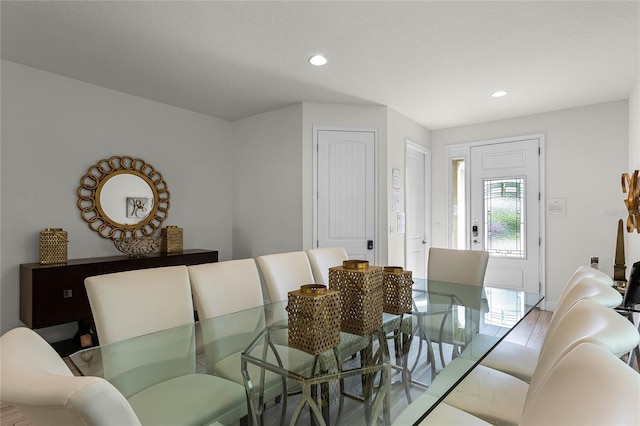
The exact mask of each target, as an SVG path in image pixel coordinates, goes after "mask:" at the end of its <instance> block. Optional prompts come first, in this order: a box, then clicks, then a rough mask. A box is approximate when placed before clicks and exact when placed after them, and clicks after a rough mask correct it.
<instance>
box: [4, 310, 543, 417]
mask: <svg viewBox="0 0 640 426" xmlns="http://www.w3.org/2000/svg"><path fill="white" fill-rule="evenodd" d="M550 320H551V312H548V311H541V310H538V309H536V310H534V311H532V312H531V313H530V314H529V315H528V316H527V317H526V318H525V319H524V320H523V321H522V322H521V323H520V324H519V325H518V326H517V327H516V328H515V329H513V330H512V331H511V333H510V334H509V335H508V336H507V337H506V339H505V340H507V341H510V342H514V343H518V344H521V345H525V346H530V347H533V348H537V349H539V348H540V347H541V345H542V341H543V339H544V336H545V334H546V332H547V329H548V327H549V321H550ZM65 362H66V363H67V365H69V366H70V367H71V369H72V371H74V370H75V369H74V368H73V365H72V364H71V363H70V362H69V360H68V359H65ZM76 373H77V371H74V374H76ZM427 373H428V372H427V371H426V370H424V371H418V372H416V373H414V379H419V380H420V379H421V376H425V377H428V374H427ZM427 380H428V379H427ZM423 391H424V389H423V388H420V387H418V386H415V387H413V388H412V390H411V395H412V397H413V398H414V399H415V398H416V397H417V396H419V395H420V394H421V393H422V392H423ZM292 398H295V396H294V397H292ZM295 403H296V401H295V399H294V400H292V401H290V402H289V405H290V406H291V407H294V406H295ZM406 405H407V399H406V395H405V393H404V389H403V387H402V386H401V385H400V384H394V385H392V407H391V411H392V418H393V417H394V410H395V411H399V410H401V409H403V408H404V407H406ZM272 410H273V411H272ZM278 410H279V408H278V407H277V406H274V407H272V408H270V409H269V410H268V411H267V413H266V415H265V420H267V423H268V420H269V418H275V417H276V415H275V413H277V412H278ZM271 412H273V413H274V415H273V416H271V415H269V413H271ZM363 417H364V416H363V412H362V409H361V404H360V403H359V402H356V401H351V400H349V399H346V400H345V407H344V410H343V415H342V416H341V424H346V425H356V424H361V423H362V419H363ZM0 419H1V426H30V425H31V423H29V421H28V420H27V419H26V418H25V417H24V416H22V415H21V414H20V412H19V411H18V410H16V409H15V408H14V407H13V406H12V405H11V404H7V403H4V402H2V404H1V407H0ZM299 424H306V422H305V421H304V420H303V419H301V420H300V422H299Z"/></svg>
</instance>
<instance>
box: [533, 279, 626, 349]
mask: <svg viewBox="0 0 640 426" xmlns="http://www.w3.org/2000/svg"><path fill="white" fill-rule="evenodd" d="M582 299H590V300H592V301H594V302H595V303H598V304H599V305H602V306H606V307H607V308H614V307H616V306H618V305H620V303H622V296H621V295H620V292H618V290H616V289H614V288H613V287H610V286H607V285H604V284H602V282H600V281H599V280H594V279H593V278H582V279H580V280H579V281H578V282H577V283H576V284H575V285H573V287H572V288H571V290H569V291H568V292H567V294H566V295H565V296H564V297H563V298H562V300H560V301H559V303H558V305H557V306H556V309H555V311H554V313H553V316H552V317H551V322H550V323H549V328H548V329H547V336H549V335H552V334H553V333H555V330H556V328H557V327H558V325H559V324H560V322H561V320H562V318H563V317H564V315H566V313H567V311H568V310H569V309H570V308H571V307H572V306H573V305H574V304H575V303H576V302H578V301H579V300H582ZM546 342H547V339H546V338H545V340H544V341H543V343H542V348H541V351H542V350H543V349H544V347H545V344H546Z"/></svg>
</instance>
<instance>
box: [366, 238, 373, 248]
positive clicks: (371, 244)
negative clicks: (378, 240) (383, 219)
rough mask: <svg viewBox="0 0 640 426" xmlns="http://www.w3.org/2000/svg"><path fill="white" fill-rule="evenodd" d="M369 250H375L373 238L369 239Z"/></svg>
mask: <svg viewBox="0 0 640 426" xmlns="http://www.w3.org/2000/svg"><path fill="white" fill-rule="evenodd" d="M367 250H373V240H368V241H367Z"/></svg>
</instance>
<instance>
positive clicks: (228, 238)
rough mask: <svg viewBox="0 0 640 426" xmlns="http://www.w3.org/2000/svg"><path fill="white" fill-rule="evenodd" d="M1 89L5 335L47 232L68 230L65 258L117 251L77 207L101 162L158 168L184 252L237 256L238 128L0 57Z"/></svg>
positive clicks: (0, 284)
mask: <svg viewBox="0 0 640 426" xmlns="http://www.w3.org/2000/svg"><path fill="white" fill-rule="evenodd" d="M1 84H2V133H1V135H0V136H1V141H2V145H1V150H2V159H1V161H2V162H1V169H0V171H1V176H2V178H1V182H2V199H1V206H0V212H1V213H0V214H1V216H0V217H1V220H2V221H1V223H0V229H1V230H2V232H1V239H0V248H1V250H2V258H1V260H0V262H1V264H0V273H1V275H0V277H1V280H0V295H1V296H0V307H1V309H2V317H1V322H2V324H1V327H2V331H3V332H4V331H6V330H8V329H11V328H13V327H16V326H17V325H19V322H18V318H19V291H20V289H19V264H21V263H31V262H38V260H39V259H38V257H39V249H38V236H39V232H40V231H41V230H43V229H44V228H47V227H61V228H64V229H65V230H67V231H68V233H69V240H70V241H69V246H68V257H69V259H76V258H88V257H96V256H108V255H118V254H120V253H119V252H118V251H116V249H115V248H114V246H113V244H112V243H111V242H110V240H106V239H103V238H101V237H99V235H98V234H97V233H96V232H94V231H92V230H90V229H89V227H88V226H87V224H86V223H85V222H84V221H83V220H82V218H81V216H80V210H79V209H78V207H77V205H76V202H77V193H76V191H77V188H78V185H79V183H80V179H81V178H82V176H83V175H84V174H85V173H86V172H87V170H88V169H89V167H91V166H92V165H93V164H95V163H97V162H98V161H99V160H100V159H102V158H107V157H110V156H113V155H131V156H137V157H140V158H142V159H144V160H145V161H147V162H149V163H150V164H152V165H153V166H154V167H155V168H156V169H157V170H158V171H160V172H161V173H162V174H163V176H164V178H165V180H166V182H167V184H168V189H169V191H170V192H171V207H170V210H169V216H168V219H167V221H166V222H165V225H179V226H181V227H183V229H184V246H185V248H207V249H215V250H219V252H220V258H221V259H223V260H224V259H230V258H231V256H232V231H231V230H232V202H231V200H232V187H231V184H230V176H231V172H232V168H231V162H230V161H229V159H230V158H231V144H230V142H231V140H232V138H233V136H234V135H233V125H232V123H229V122H227V121H224V120H220V119H216V118H212V117H209V116H205V115H202V114H197V113H193V112H189V111H186V110H182V109H179V108H174V107H171V106H168V105H164V104H160V103H157V102H152V101H149V100H146V99H142V98H138V97H135V96H130V95H127V94H124V93H120V92H116V91H113V90H108V89H104V88H101V87H98V86H94V85H90V84H86V83H83V82H80V81H77V80H72V79H69V78H65V77H61V76H59V75H56V74H51V73H47V72H43V71H40V70H36V69H34V68H30V67H25V66H22V65H19V64H16V63H13V62H7V61H2V81H1ZM44 333H46V331H44ZM51 333H54V334H55V333H56V331H51ZM53 339H54V341H55V340H57V339H56V338H55V337H54V338H53Z"/></svg>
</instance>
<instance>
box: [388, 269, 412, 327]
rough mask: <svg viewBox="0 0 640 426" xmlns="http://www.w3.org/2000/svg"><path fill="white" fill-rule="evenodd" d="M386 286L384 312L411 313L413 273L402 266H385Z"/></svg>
mask: <svg viewBox="0 0 640 426" xmlns="http://www.w3.org/2000/svg"><path fill="white" fill-rule="evenodd" d="M382 282H383V285H384V312H387V313H389V314H395V315H401V314H406V313H407V312H409V311H411V302H412V300H413V299H412V297H411V292H412V291H413V290H412V286H413V278H412V277H411V271H405V270H403V269H402V267H400V266H385V267H384V268H383V270H382Z"/></svg>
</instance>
